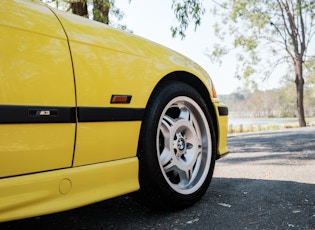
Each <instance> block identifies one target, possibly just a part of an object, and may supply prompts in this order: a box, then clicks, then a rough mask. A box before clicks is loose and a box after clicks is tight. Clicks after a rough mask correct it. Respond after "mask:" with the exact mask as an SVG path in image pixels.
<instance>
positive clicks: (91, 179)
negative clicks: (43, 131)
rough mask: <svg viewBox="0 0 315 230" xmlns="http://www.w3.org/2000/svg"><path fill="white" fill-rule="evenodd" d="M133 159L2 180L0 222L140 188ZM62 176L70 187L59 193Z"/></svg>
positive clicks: (57, 210) (56, 210) (69, 206)
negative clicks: (67, 180)
mask: <svg viewBox="0 0 315 230" xmlns="http://www.w3.org/2000/svg"><path fill="white" fill-rule="evenodd" d="M137 177H138V160H137V159H136V158H135V157H134V158H130V159H125V160H119V161H112V162H108V163H101V164H93V165H88V166H84V167H75V168H70V169H64V170H56V171H52V172H44V173H38V174H32V175H26V176H20V177H13V178H7V179H1V183H0V204H1V205H0V222H2V221H9V220H14V219H20V218H26V217H31V216H37V215H44V214H49V213H53V212H59V211H64V210H67V209H72V208H76V207H80V206H84V205H87V204H90V203H94V202H98V201H101V200H104V199H109V198H112V197H116V196H119V195H122V194H126V193H129V192H132V191H135V190H137V189H139V184H138V180H137ZM63 178H68V179H69V180H71V183H72V187H71V189H70V191H68V193H66V194H64V195H63V194H60V192H59V184H60V182H61V181H62V180H63Z"/></svg>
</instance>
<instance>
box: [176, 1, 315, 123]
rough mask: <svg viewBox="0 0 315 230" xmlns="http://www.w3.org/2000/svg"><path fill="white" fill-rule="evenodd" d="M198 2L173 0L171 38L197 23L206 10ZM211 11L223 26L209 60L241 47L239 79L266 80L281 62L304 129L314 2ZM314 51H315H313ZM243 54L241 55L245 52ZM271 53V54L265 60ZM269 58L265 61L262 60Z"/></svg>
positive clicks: (223, 6) (233, 5)
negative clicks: (174, 22) (288, 74)
mask: <svg viewBox="0 0 315 230" xmlns="http://www.w3.org/2000/svg"><path fill="white" fill-rule="evenodd" d="M201 3H202V1H201V0H173V10H174V12H175V15H176V18H177V20H178V21H179V25H178V26H176V27H172V28H171V29H172V32H173V35H174V36H176V35H180V36H182V37H184V36H185V30H186V29H187V25H188V24H189V22H190V20H191V19H192V20H193V22H194V23H195V26H198V25H199V24H200V20H201V17H202V15H203V14H204V10H205V9H204V8H203V6H202V4H201ZM211 12H212V13H213V14H214V15H219V16H220V19H221V23H216V24H215V26H214V30H215V33H216V35H217V36H218V38H220V40H221V44H224V45H223V46H222V45H220V44H216V45H215V49H214V50H213V52H212V53H211V55H210V56H211V57H212V58H214V59H218V58H220V57H221V56H223V55H226V54H228V53H229V51H231V49H235V48H241V49H242V51H245V52H240V53H239V56H238V59H239V61H240V63H241V64H240V65H239V66H240V70H239V71H240V72H241V74H240V75H239V76H240V77H242V78H248V79H249V78H250V77H252V76H257V73H259V72H261V71H262V68H260V67H261V63H262V60H264V61H265V63H267V65H268V68H266V66H263V68H264V69H265V70H266V69H267V71H264V75H265V76H266V77H269V76H271V74H272V72H273V70H274V69H275V68H277V67H279V66H281V65H283V64H286V65H289V68H290V69H292V70H293V72H294V76H293V79H294V82H295V87H296V107H297V112H298V118H299V125H300V126H301V127H304V126H306V122H305V114H304V101H303V99H304V82H305V81H304V73H303V70H304V67H305V66H304V64H305V62H306V61H307V60H308V59H309V58H310V57H311V56H310V55H309V52H310V50H308V49H309V46H310V43H311V41H313V40H314V34H315V2H314V1H313V0H225V1H223V2H222V3H220V4H219V3H218V2H216V1H214V0H213V6H212V8H211ZM227 36H230V37H232V39H233V45H232V47H231V48H229V47H227V42H226V41H225V38H226V37H227ZM313 52H314V51H313ZM244 53H245V54H244ZM267 54H269V56H266V55H267ZM266 57H267V59H269V61H268V60H267V61H266Z"/></svg>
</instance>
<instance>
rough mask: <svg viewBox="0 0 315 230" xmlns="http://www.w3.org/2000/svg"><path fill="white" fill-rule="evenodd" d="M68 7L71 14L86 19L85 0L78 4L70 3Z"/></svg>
mask: <svg viewBox="0 0 315 230" xmlns="http://www.w3.org/2000/svg"><path fill="white" fill-rule="evenodd" d="M70 7H71V9H72V13H74V14H77V15H80V16H83V17H88V9H87V4H86V0H83V1H82V0H81V1H78V2H71V3H70Z"/></svg>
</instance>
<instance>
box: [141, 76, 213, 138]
mask: <svg viewBox="0 0 315 230" xmlns="http://www.w3.org/2000/svg"><path fill="white" fill-rule="evenodd" d="M171 81H179V82H184V83H186V84H188V85H190V86H192V87H193V88H194V89H196V90H197V91H198V92H199V93H200V95H201V97H202V98H203V100H204V101H205V103H206V104H207V106H208V108H209V112H210V115H211V119H212V121H213V122H214V124H213V126H214V129H215V138H216V143H218V136H219V135H218V130H219V128H218V120H217V116H216V112H215V109H214V106H213V104H212V100H211V95H210V94H209V91H208V90H207V88H206V86H205V85H204V83H203V82H202V81H201V80H200V79H199V78H198V77H196V76H195V75H193V74H191V73H188V72H185V71H175V72H172V73H169V74H167V75H166V76H165V77H163V78H162V79H161V80H160V81H159V82H158V83H157V84H156V86H155V87H154V89H153V91H152V93H151V95H150V97H149V100H148V103H149V102H150V99H151V98H152V95H154V94H155V93H156V92H157V91H158V89H159V88H161V87H163V85H165V84H167V83H168V82H171ZM146 108H148V104H147V106H146Z"/></svg>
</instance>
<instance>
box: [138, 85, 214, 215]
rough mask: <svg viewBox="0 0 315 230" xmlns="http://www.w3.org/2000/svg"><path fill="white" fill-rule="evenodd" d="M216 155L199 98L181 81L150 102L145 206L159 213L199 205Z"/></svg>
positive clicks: (143, 160)
mask: <svg viewBox="0 0 315 230" xmlns="http://www.w3.org/2000/svg"><path fill="white" fill-rule="evenodd" d="M215 155H216V141H215V136H214V128H213V124H212V120H211V116H210V113H209V111H208V107H207V106H206V104H205V102H204V100H203V99H202V97H201V96H200V94H199V93H198V92H197V91H196V90H195V89H194V88H192V87H190V86H189V85H187V84H185V83H181V82H172V83H168V84H167V85H164V87H161V88H160V89H159V90H158V91H157V92H156V93H155V94H154V95H153V96H152V98H151V99H150V102H149V104H148V110H147V111H146V116H145V119H144V121H143V124H142V128H141V135H140V140H139V147H138V157H139V164H140V167H139V182H140V190H139V191H138V192H137V193H136V197H137V199H138V200H140V202H141V203H144V204H146V205H149V206H150V207H153V208H158V209H177V208H184V207H187V206H190V205H192V204H194V203H195V202H197V201H199V200H200V199H201V197H202V196H203V195H204V193H205V192H206V190H207V189H208V186H209V184H210V181H211V178H212V174H213V170H214V164H215Z"/></svg>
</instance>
